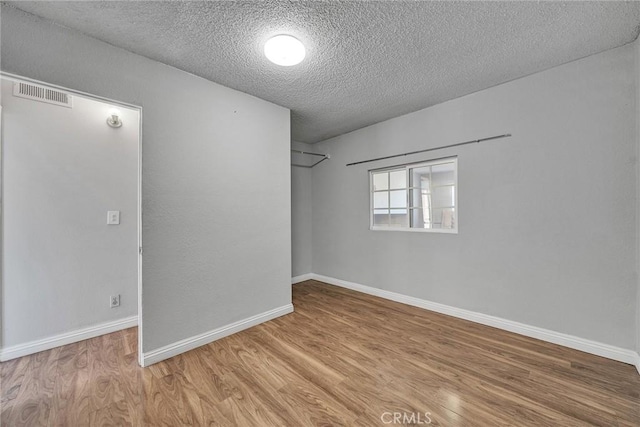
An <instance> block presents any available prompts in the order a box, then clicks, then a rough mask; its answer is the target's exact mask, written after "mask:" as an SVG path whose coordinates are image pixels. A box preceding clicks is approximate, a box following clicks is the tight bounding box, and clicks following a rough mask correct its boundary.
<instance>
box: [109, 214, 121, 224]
mask: <svg viewBox="0 0 640 427" xmlns="http://www.w3.org/2000/svg"><path fill="white" fill-rule="evenodd" d="M119 224H120V211H108V212H107V225H119Z"/></svg>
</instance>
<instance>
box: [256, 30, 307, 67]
mask: <svg viewBox="0 0 640 427" xmlns="http://www.w3.org/2000/svg"><path fill="white" fill-rule="evenodd" d="M264 54H265V56H266V57H267V59H269V61H271V62H273V63H274V64H277V65H282V66H283V67H290V66H292V65H296V64H299V63H300V62H302V60H303V59H304V57H305V55H306V51H305V48H304V45H303V44H302V42H301V41H300V40H298V39H297V38H295V37H293V36H289V35H286V34H280V35H277V36H273V37H271V38H270V39H269V40H267V42H266V43H265V44H264Z"/></svg>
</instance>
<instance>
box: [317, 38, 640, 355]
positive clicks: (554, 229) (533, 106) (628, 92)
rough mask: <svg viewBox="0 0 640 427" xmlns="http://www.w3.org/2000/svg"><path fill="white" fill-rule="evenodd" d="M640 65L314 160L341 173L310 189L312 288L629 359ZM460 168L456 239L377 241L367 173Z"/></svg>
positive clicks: (440, 118)
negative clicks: (397, 297) (442, 309)
mask: <svg viewBox="0 0 640 427" xmlns="http://www.w3.org/2000/svg"><path fill="white" fill-rule="evenodd" d="M634 49H635V47H634V46H633V45H627V46H624V47H621V48H618V49H614V50H611V51H607V52H604V53H601V54H598V55H594V56H591V57H588V58H585V59H582V60H580V61H576V62H572V63H569V64H566V65H563V66H560V67H557V68H553V69H550V70H547V71H544V72H541V73H538V74H534V75H531V76H528V77H525V78H522V79H519V80H515V81H512V82H509V83H506V84H503V85H500V86H497V87H494V88H490V89H488V90H484V91H481V92H477V93H474V94H471V95H468V96H465V97H462V98H459V99H456V100H452V101H449V102H446V103H443V104H440V105H437V106H434V107H431V108H427V109H425V110H421V111H418V112H415V113H412V114H408V115H405V116H401V117H398V118H396V119H392V120H389V121H386V122H382V123H379V124H376V125H373V126H370V127H367V128H364V129H361V130H358V131H355V132H352V133H350V134H346V135H343V136H340V137H336V138H333V139H331V140H328V141H326V142H322V143H319V144H316V145H314V149H315V150H318V151H327V150H329V151H330V152H331V161H328V162H325V164H324V165H323V166H324V167H322V168H315V169H314V170H313V175H312V185H313V249H312V250H313V272H314V273H317V274H321V275H325V276H329V277H334V278H338V279H342V280H346V281H350V282H355V283H360V284H364V285H369V286H373V287H377V288H380V289H384V290H389V291H393V292H397V293H401V294H405V295H410V296H413V297H417V298H422V299H425V300H430V301H435V302H438V303H442V304H447V305H450V306H454V307H459V308H463V309H467V310H471V311H475V312H480V313H485V314H489V315H494V316H498V317H501V318H505V319H509V320H514V321H518V322H522V323H525V324H528V325H533V326H537V327H541V328H546V329H550V330H553V331H558V332H562V333H566V334H570V335H575V336H578V337H582V338H586V339H590V340H594V341H598V342H602V343H606V344H610V345H614V346H619V347H622V348H625V349H633V348H634V346H635V340H636V337H635V333H636V331H635V326H634V325H635V322H636V320H635V311H636V307H635V305H636V301H637V286H638V283H637V279H636V227H637V224H636V222H635V215H636V195H637V183H636V157H635V156H636V128H635V108H634V102H635V101H634V96H635V95H634V93H635V84H636V82H635V77H634V57H635V51H634ZM507 132H508V133H512V134H513V137H512V138H510V139H504V140H499V141H494V142H487V143H484V144H481V145H471V146H466V147H464V148H459V149H448V150H442V151H437V152H432V153H428V154H422V155H413V156H409V157H405V158H402V159H397V158H396V159H391V160H388V161H380V162H375V163H370V164H364V165H359V166H352V167H346V166H345V164H346V163H349V162H353V161H360V160H365V159H368V158H374V157H378V156H385V155H392V154H397V153H403V152H407V151H413V150H419V149H424V148H428V147H435V146H439V145H445V144H451V143H456V142H461V141H466V140H470V139H476V138H480V137H486V136H491V135H497V134H503V133H507ZM450 155H458V156H459V157H458V165H459V174H458V182H459V199H458V201H459V217H458V219H459V234H432V233H409V232H389V231H385V232H382V231H379V232H374V231H370V230H369V212H368V209H369V194H368V188H369V183H368V174H367V170H368V169H369V168H379V167H384V166H389V165H393V164H397V163H399V162H405V161H406V162H415V161H422V160H428V159H430V158H436V157H443V156H450Z"/></svg>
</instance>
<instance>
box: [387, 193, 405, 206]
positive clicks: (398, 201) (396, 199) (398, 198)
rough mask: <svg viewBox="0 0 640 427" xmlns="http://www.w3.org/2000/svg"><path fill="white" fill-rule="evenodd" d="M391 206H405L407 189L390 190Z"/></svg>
mask: <svg viewBox="0 0 640 427" xmlns="http://www.w3.org/2000/svg"><path fill="white" fill-rule="evenodd" d="M390 194H391V207H392V208H404V207H406V206H407V190H395V191H391V192H390Z"/></svg>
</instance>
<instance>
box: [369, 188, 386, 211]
mask: <svg viewBox="0 0 640 427" xmlns="http://www.w3.org/2000/svg"><path fill="white" fill-rule="evenodd" d="M388 207H389V192H387V191H383V192H381V193H373V208H374V209H380V208H388Z"/></svg>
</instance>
